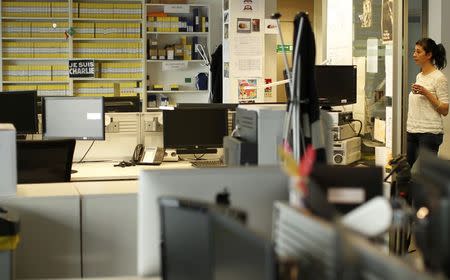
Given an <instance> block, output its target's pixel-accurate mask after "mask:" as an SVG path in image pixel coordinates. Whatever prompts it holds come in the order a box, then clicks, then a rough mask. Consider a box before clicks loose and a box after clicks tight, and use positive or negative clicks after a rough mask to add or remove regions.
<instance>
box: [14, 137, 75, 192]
mask: <svg viewBox="0 0 450 280" xmlns="http://www.w3.org/2000/svg"><path fill="white" fill-rule="evenodd" d="M74 150H75V140H74V139H67V140H42V141H17V183H18V184H31V183H57V182H70V175H71V168H72V159H73V152H74Z"/></svg>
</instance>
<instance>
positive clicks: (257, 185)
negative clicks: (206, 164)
mask: <svg viewBox="0 0 450 280" xmlns="http://www.w3.org/2000/svg"><path fill="white" fill-rule="evenodd" d="M225 188H226V189H227V190H228V192H229V194H230V201H231V207H237V208H239V209H242V210H243V211H245V212H246V213H247V224H248V225H249V227H250V228H251V229H253V230H255V231H256V232H259V233H261V234H263V236H265V237H266V238H270V237H271V232H272V205H273V202H274V201H276V200H287V199H288V177H287V176H286V175H285V174H284V173H283V171H282V170H281V169H280V167H278V166H277V167H269V166H265V167H242V168H231V167H230V168H205V169H192V170H182V169H173V170H144V171H142V172H141V173H140V176H139V192H138V246H137V247H138V274H139V275H140V276H151V275H159V270H160V254H159V245H160V220H159V217H160V215H159V208H158V202H157V199H158V198H159V197H161V196H163V195H173V196H178V197H188V198H191V199H196V200H203V201H208V202H214V201H215V196H216V194H217V193H219V192H222V191H223V190H224V189H225Z"/></svg>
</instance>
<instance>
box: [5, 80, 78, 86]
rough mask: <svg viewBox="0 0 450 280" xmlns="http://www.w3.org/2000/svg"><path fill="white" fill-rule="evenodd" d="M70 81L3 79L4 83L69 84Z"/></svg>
mask: <svg viewBox="0 0 450 280" xmlns="http://www.w3.org/2000/svg"><path fill="white" fill-rule="evenodd" d="M68 83H69V81H3V84H4V85H6V84H68Z"/></svg>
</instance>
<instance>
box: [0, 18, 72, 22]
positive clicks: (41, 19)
mask: <svg viewBox="0 0 450 280" xmlns="http://www.w3.org/2000/svg"><path fill="white" fill-rule="evenodd" d="M2 20H19V21H68V20H69V18H66V17H63V18H61V17H2Z"/></svg>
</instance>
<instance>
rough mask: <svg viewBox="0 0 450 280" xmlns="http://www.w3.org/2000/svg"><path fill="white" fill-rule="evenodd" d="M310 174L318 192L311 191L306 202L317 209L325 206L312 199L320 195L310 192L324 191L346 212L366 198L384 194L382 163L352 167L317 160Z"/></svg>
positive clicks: (327, 198) (338, 209)
mask: <svg viewBox="0 0 450 280" xmlns="http://www.w3.org/2000/svg"><path fill="white" fill-rule="evenodd" d="M310 177H311V178H312V179H313V180H314V182H315V183H316V184H315V187H318V188H320V190H321V192H317V191H315V192H311V195H310V196H309V197H308V202H309V204H311V205H309V206H310V207H311V208H312V210H313V211H314V212H315V213H316V214H318V215H320V214H319V213H320V212H321V211H322V210H324V207H323V205H316V203H314V201H320V198H317V197H311V196H312V195H324V197H325V198H326V200H327V201H328V202H329V203H331V204H332V205H333V206H334V207H335V209H336V210H337V211H338V212H340V213H341V214H345V213H348V212H350V211H351V210H353V209H354V208H356V207H358V206H359V205H361V204H363V203H365V202H366V201H368V200H370V199H372V198H374V197H376V196H382V195H383V171H382V168H381V167H377V166H370V167H354V166H345V165H326V164H317V165H315V166H314V168H313V170H312V172H311V175H310Z"/></svg>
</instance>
